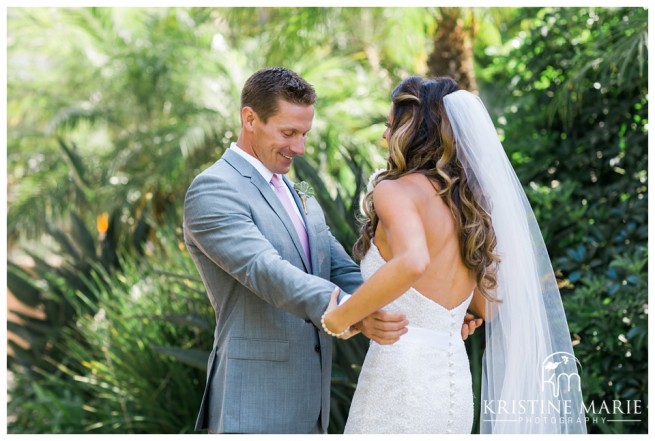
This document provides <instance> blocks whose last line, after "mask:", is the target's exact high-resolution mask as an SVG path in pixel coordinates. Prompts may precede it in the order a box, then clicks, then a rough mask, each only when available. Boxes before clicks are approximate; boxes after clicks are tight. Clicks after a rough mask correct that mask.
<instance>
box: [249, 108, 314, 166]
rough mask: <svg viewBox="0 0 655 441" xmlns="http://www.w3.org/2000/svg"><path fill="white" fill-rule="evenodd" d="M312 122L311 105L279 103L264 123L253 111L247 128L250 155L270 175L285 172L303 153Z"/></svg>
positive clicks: (312, 112)
mask: <svg viewBox="0 0 655 441" xmlns="http://www.w3.org/2000/svg"><path fill="white" fill-rule="evenodd" d="M313 119H314V106H303V105H299V104H292V103H289V102H287V101H284V100H280V101H279V103H278V110H277V112H276V113H275V114H273V115H272V116H270V117H269V118H268V121H266V122H264V121H262V120H261V119H260V118H259V116H258V115H257V114H256V113H254V112H253V115H252V121H251V124H250V127H249V128H250V132H251V135H252V136H251V141H252V142H251V144H250V146H251V150H252V151H251V152H249V153H251V154H252V155H253V156H255V157H256V158H257V159H259V160H260V161H261V162H262V163H263V164H264V165H265V166H266V168H268V169H269V170H270V171H272V172H273V173H280V174H285V173H287V172H288V171H289V169H290V168H291V164H292V163H293V159H294V158H295V157H296V156H298V155H302V154H303V153H305V141H306V140H307V133H308V132H309V130H310V129H311V128H312V120H313Z"/></svg>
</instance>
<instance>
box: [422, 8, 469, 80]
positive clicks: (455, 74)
mask: <svg viewBox="0 0 655 441" xmlns="http://www.w3.org/2000/svg"><path fill="white" fill-rule="evenodd" d="M465 11H466V10H465V9H464V8H439V13H438V17H437V30H436V32H435V34H434V49H433V50H432V53H431V54H430V56H429V58H428V72H429V75H430V76H433V77H438V76H449V77H452V78H453V79H455V80H456V81H457V82H458V83H459V85H460V86H461V87H462V88H463V89H466V90H477V83H476V81H475V71H474V69H473V45H472V43H471V38H470V35H469V34H468V32H467V30H466V29H465V28H464V14H465Z"/></svg>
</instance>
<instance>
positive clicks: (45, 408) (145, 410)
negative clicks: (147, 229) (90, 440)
mask: <svg viewBox="0 0 655 441" xmlns="http://www.w3.org/2000/svg"><path fill="white" fill-rule="evenodd" d="M159 239H160V242H164V245H163V246H162V247H160V248H159V249H156V250H153V251H152V253H151V254H150V256H149V257H150V258H149V259H143V258H140V257H136V256H135V257H131V258H125V259H121V268H122V270H121V272H120V274H117V275H116V276H114V277H109V274H107V273H106V272H105V271H104V270H103V269H101V268H96V269H95V270H93V271H92V272H91V273H90V274H89V278H88V279H87V281H86V289H87V292H88V293H90V295H87V294H86V293H85V292H82V291H80V290H75V289H72V288H71V289H70V290H69V293H68V296H67V298H68V300H69V301H70V304H71V307H72V308H73V309H74V310H75V311H76V319H75V321H74V323H70V324H69V325H68V326H66V327H65V328H64V329H63V331H62V332H61V333H60V334H61V338H60V339H58V340H57V341H56V342H55V343H54V344H55V345H56V346H57V349H58V354H59V355H58V357H57V358H53V357H50V356H46V357H45V359H44V361H45V362H46V363H49V364H50V365H51V366H52V367H53V368H54V369H50V370H46V369H39V368H37V369H35V373H34V375H33V380H32V381H28V378H29V377H27V376H24V375H23V372H24V371H23V370H22V369H17V370H16V385H15V386H14V388H13V389H11V390H10V391H9V394H10V397H11V400H10V402H9V408H8V413H9V415H10V416H12V417H13V421H11V419H10V424H9V427H8V430H9V432H10V433H52V432H57V433H185V432H191V431H193V426H194V424H195V416H196V413H197V410H198V406H199V403H200V399H201V396H202V390H203V389H202V388H203V386H204V381H205V372H204V367H203V369H198V367H200V366H195V367H193V366H189V365H187V364H184V363H179V362H178V357H177V356H176V354H175V353H173V351H171V350H167V349H165V348H172V347H175V346H178V345H182V346H181V347H182V348H183V349H192V348H203V347H204V348H207V347H208V346H210V345H211V340H212V329H211V328H212V326H210V325H209V323H210V321H211V320H213V312H212V310H211V307H210V306H209V305H208V303H207V302H206V296H205V293H204V290H203V289H202V282H201V281H200V280H199V278H198V277H197V276H195V275H192V274H194V273H191V271H192V270H193V263H192V262H191V259H190V258H189V256H188V255H184V256H181V257H180V255H179V254H180V253H179V250H178V248H177V247H178V243H177V241H176V239H173V240H170V239H169V238H164V237H162V235H160V237H159ZM166 241H168V243H165V242H166ZM154 255H157V259H153V258H152V257H153V256H154ZM169 256H170V257H169ZM155 262H156V264H155ZM160 268H166V271H165V272H163V271H161V269H160ZM196 350H197V349H196ZM178 352H179V350H178ZM206 360H207V353H205V354H204V362H205V363H206Z"/></svg>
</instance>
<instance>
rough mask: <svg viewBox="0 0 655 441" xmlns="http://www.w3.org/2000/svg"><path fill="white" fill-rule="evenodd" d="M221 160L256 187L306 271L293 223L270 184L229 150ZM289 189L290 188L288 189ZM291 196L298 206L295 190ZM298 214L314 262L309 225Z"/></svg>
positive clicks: (298, 201) (305, 259) (301, 211)
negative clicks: (287, 235)
mask: <svg viewBox="0 0 655 441" xmlns="http://www.w3.org/2000/svg"><path fill="white" fill-rule="evenodd" d="M223 158H224V159H225V160H226V161H227V162H228V163H230V165H231V166H232V167H234V168H235V169H236V170H237V171H238V172H239V173H241V175H242V176H243V177H245V178H250V182H251V183H252V184H253V185H254V186H255V187H257V189H258V190H259V192H260V193H261V195H262V197H263V198H264V200H265V201H266V202H267V203H268V205H269V206H270V207H271V209H272V210H273V211H274V212H275V214H276V216H277V217H278V218H279V219H280V221H281V222H282V223H283V224H284V228H285V229H286V230H287V232H288V233H289V236H290V237H291V240H292V241H293V244H294V246H295V247H296V251H298V254H300V257H301V258H302V261H303V264H304V265H305V270H306V271H308V268H309V262H307V258H306V257H305V251H304V250H303V248H302V244H301V243H300V238H298V234H297V233H296V229H295V228H294V227H293V223H292V222H291V219H289V215H288V214H287V210H286V209H285V208H284V206H283V205H282V202H280V199H278V197H277V195H276V194H275V192H274V191H273V189H272V188H271V184H270V183H268V182H266V181H265V180H264V178H263V177H262V175H261V174H260V173H259V172H258V171H257V170H255V168H254V167H253V166H252V165H250V164H249V163H248V161H246V160H245V159H243V158H242V157H241V156H239V155H238V154H237V153H235V152H233V151H231V150H229V149H228V150H226V151H225V153H224V154H223ZM282 178H283V181H284V183H285V184H286V185H287V186H289V181H288V180H287V179H286V177H284V176H283V177H282ZM290 188H291V187H290ZM291 194H292V195H293V198H294V200H295V201H296V205H298V206H300V205H299V204H300V200H299V198H298V195H297V194H296V192H295V190H293V189H291ZM300 213H301V216H303V220H304V221H305V225H307V234H308V236H309V247H310V256H311V258H312V262H313V261H314V257H313V253H311V244H312V239H311V234H310V230H311V228H309V224H307V219H306V217H305V213H303V210H302V208H300Z"/></svg>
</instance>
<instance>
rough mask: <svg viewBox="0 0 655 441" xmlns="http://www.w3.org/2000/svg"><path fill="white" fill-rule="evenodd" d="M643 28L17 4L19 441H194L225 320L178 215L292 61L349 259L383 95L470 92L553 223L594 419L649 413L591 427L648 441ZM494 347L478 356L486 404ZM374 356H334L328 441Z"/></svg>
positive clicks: (10, 273) (375, 158)
mask: <svg viewBox="0 0 655 441" xmlns="http://www.w3.org/2000/svg"><path fill="white" fill-rule="evenodd" d="M647 18H648V17H647V11H646V10H645V9H643V8H597V7H585V8H553V7H547V8H475V9H473V8H125V9H113V8H9V9H7V25H8V32H7V74H8V78H7V85H8V101H7V119H8V121H7V128H8V144H7V181H8V188H7V192H8V193H7V197H8V213H7V214H8V218H7V253H8V261H7V284H8V290H9V303H8V308H9V312H8V331H9V333H10V335H9V342H8V345H9V346H8V369H9V380H8V400H9V401H8V427H7V430H8V432H9V433H190V432H193V425H194V422H195V417H196V413H197V411H198V407H199V404H200V398H201V394H202V390H203V387H204V382H205V374H206V373H205V369H206V367H205V361H206V357H207V355H208V351H209V349H210V348H211V344H212V331H213V326H214V317H213V311H212V309H211V306H210V304H209V301H208V300H207V298H206V296H205V293H204V288H203V286H202V283H201V281H200V279H199V277H198V274H197V272H196V270H195V267H194V265H193V263H192V261H191V259H190V257H189V255H188V253H187V252H186V249H185V247H184V244H183V241H182V233H181V222H182V217H181V214H182V208H183V198H184V194H185V192H186V189H187V188H188V186H189V184H190V182H191V180H192V179H193V177H194V176H195V175H196V174H198V173H199V172H200V171H201V170H203V169H204V168H206V167H207V166H209V165H210V164H212V163H213V162H214V161H216V160H217V159H218V158H219V157H220V156H221V154H222V152H223V151H224V149H225V148H226V147H228V146H229V143H230V142H231V141H234V140H236V137H237V134H238V131H239V113H238V110H239V95H240V91H241V87H242V85H243V83H244V82H245V80H246V79H247V78H248V76H250V75H251V74H252V73H253V72H254V71H256V70H258V69H259V68H262V67H265V66H272V65H284V66H286V67H288V68H291V69H293V70H295V71H296V72H298V73H299V74H300V75H302V76H303V77H304V78H306V79H307V80H308V81H309V82H310V83H312V84H313V85H314V86H315V88H316V90H317V93H318V96H319V99H318V102H317V106H316V109H317V110H316V118H315V122H314V128H313V130H312V131H311V134H310V139H309V141H308V147H307V153H306V155H305V156H304V157H303V158H302V160H299V159H297V160H296V163H295V166H294V169H293V171H292V173H291V178H292V179H294V180H300V179H302V180H306V181H308V182H309V183H310V184H311V185H312V187H313V188H314V190H315V192H316V197H317V198H318V200H319V201H320V203H321V204H322V206H323V207H324V209H325V212H326V217H327V219H328V223H329V224H330V227H331V228H332V231H333V232H334V234H335V235H336V237H337V238H338V239H339V240H340V241H341V242H342V243H343V244H344V246H345V247H346V249H347V250H349V249H350V247H351V245H352V244H353V242H354V240H355V239H356V234H357V233H356V232H357V231H358V225H357V222H356V220H355V215H356V213H357V212H358V207H359V198H360V195H361V192H362V189H363V187H364V185H365V183H366V181H367V179H368V176H369V175H370V174H371V172H372V171H373V170H374V169H377V168H381V167H383V166H384V165H385V159H384V158H385V156H384V155H385V150H384V149H383V148H382V138H381V135H382V132H383V130H384V122H385V119H386V114H387V112H388V108H389V103H390V99H389V95H390V92H391V90H392V89H393V87H394V86H395V85H396V84H397V83H398V82H399V81H400V80H401V79H403V78H405V77H406V76H408V75H410V74H415V73H416V74H421V75H450V76H453V77H454V78H456V79H457V80H458V81H459V82H460V83H461V84H462V85H463V86H464V87H465V88H467V89H469V90H475V91H478V92H479V94H480V95H481V97H482V98H483V101H484V102H485V103H486V105H487V107H488V109H489V111H490V112H491V114H492V118H493V120H494V122H495V124H496V126H497V128H498V132H499V135H500V137H501V139H502V141H503V144H504V147H505V149H506V151H507V153H508V155H509V157H510V159H511V161H512V163H513V164H514V166H515V168H516V171H517V174H518V176H519V178H520V180H521V182H522V183H523V185H524V188H525V190H526V193H527V195H528V198H529V199H530V202H531V203H532V205H533V208H534V210H535V213H536V215H537V218H538V220H539V222H540V225H541V228H542V231H543V234H544V238H545V241H546V244H547V246H548V250H549V253H550V257H551V259H552V262H553V265H554V268H555V270H556V274H557V276H558V280H559V282H560V288H561V292H562V298H563V301H564V305H565V310H566V313H567V317H568V320H569V327H570V331H571V338H572V340H573V342H574V350H575V354H576V356H577V358H578V359H579V360H580V363H581V366H582V373H581V374H582V380H583V383H582V386H583V393H584V397H585V402H586V403H587V404H589V403H591V402H596V403H597V404H596V406H600V403H601V402H602V401H603V400H605V401H607V402H610V403H611V401H610V400H621V401H622V402H623V403H625V402H627V400H640V402H641V412H642V413H641V414H640V415H637V416H636V417H635V415H632V416H630V415H623V416H621V415H613V416H612V415H610V416H609V417H610V418H614V419H624V420H625V419H631V418H632V419H639V421H623V422H622V421H617V422H608V421H606V420H604V421H603V420H602V419H601V418H597V419H596V420H592V421H590V422H589V424H588V429H589V431H590V432H592V433H647V430H648V426H647V420H648V409H647V403H648V392H647V391H648V383H647V368H648V365H647V361H648V336H647V320H648V295H647V259H648V252H647V240H648V235H647V216H648V212H647V205H648V193H647V179H648V175H647V163H648V150H647V135H648V134H647V129H648V121H647V117H648V114H647V105H648V102H647V89H648V82H647V77H648V75H647V74H648V64H647V58H648V47H647V35H648V34H647V31H648V26H647ZM482 334H483V332H478V333H476V335H475V336H474V337H473V338H472V339H470V340H469V341H468V342H467V348H468V350H469V355H470V358H471V369H472V372H473V375H474V380H475V388H476V391H477V390H479V376H480V357H481V354H482V351H483V349H484V348H483V346H484V335H482ZM366 345H367V341H366V339H364V338H363V337H361V336H359V337H357V338H355V339H352V340H349V341H346V342H337V343H335V356H334V363H333V364H334V373H333V387H332V410H331V424H330V432H331V433H341V431H342V429H343V425H344V422H345V418H346V416H347V412H348V408H349V405H350V398H351V396H352V393H353V390H354V387H355V384H356V379H357V375H358V372H359V368H360V366H361V361H362V359H363V355H364V353H365V350H366ZM477 396H479V395H478V394H477V392H476V397H477ZM477 404H479V403H477ZM589 416H590V417H591V416H596V417H601V416H603V415H589ZM605 417H607V415H605ZM476 427H477V422H476ZM474 431H477V429H475V430H474Z"/></svg>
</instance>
